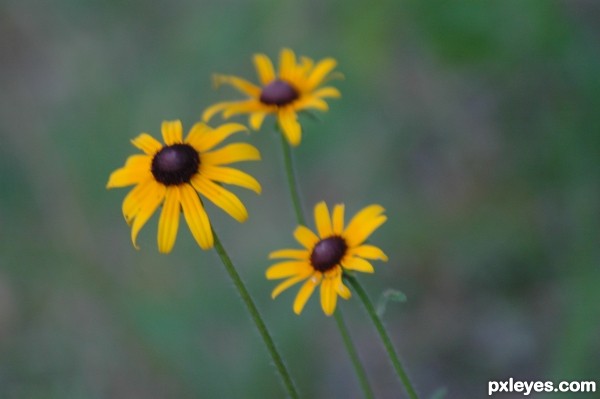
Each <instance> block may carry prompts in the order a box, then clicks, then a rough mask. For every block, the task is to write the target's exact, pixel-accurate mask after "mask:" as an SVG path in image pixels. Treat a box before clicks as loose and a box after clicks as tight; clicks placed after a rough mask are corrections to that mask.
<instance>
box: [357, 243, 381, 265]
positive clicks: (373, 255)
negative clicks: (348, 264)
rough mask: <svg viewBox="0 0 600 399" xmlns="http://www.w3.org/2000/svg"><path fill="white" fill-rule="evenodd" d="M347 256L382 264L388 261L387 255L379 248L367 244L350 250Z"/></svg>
mask: <svg viewBox="0 0 600 399" xmlns="http://www.w3.org/2000/svg"><path fill="white" fill-rule="evenodd" d="M348 255H352V256H360V257H361V258H365V259H373V260H382V261H384V262H385V261H387V260H388V257H387V255H386V254H385V253H383V251H382V250H381V249H380V248H378V247H376V246H374V245H368V244H365V245H361V246H359V247H354V248H350V249H349V250H348Z"/></svg>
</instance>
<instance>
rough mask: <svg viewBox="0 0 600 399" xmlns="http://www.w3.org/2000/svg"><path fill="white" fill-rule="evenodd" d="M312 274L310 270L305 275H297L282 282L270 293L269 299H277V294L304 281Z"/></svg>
mask: <svg viewBox="0 0 600 399" xmlns="http://www.w3.org/2000/svg"><path fill="white" fill-rule="evenodd" d="M312 272H313V271H312V270H308V271H307V272H306V273H301V274H298V275H297V276H294V277H290V278H288V279H287V280H284V281H283V282H282V283H280V284H279V285H277V286H276V287H275V289H274V290H273V292H272V293H271V298H273V299H275V298H277V296H278V295H279V294H281V293H282V292H283V291H285V290H286V289H288V288H289V287H291V286H292V285H294V284H296V283H298V282H300V281H302V280H304V279H305V278H307V277H308V276H310V275H311V274H312Z"/></svg>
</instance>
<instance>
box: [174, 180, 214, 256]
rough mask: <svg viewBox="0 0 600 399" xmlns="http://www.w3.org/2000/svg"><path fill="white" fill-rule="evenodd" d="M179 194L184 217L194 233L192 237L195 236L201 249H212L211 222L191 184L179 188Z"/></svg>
mask: <svg viewBox="0 0 600 399" xmlns="http://www.w3.org/2000/svg"><path fill="white" fill-rule="evenodd" d="M179 194H180V196H181V207H182V208H183V216H184V217H185V221H186V222H187V224H188V226H189V228H190V231H191V232H192V236H194V239H195V240H196V242H197V243H198V245H200V248H202V249H209V248H212V247H213V234H212V229H211V227H210V220H209V219H208V215H207V214H206V211H205V210H204V207H203V206H202V203H201V202H200V199H199V198H198V194H197V193H196V191H195V190H194V189H193V188H192V186H190V185H189V184H182V185H181V186H180V187H179Z"/></svg>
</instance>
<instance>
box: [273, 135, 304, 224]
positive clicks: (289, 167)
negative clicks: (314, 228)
mask: <svg viewBox="0 0 600 399" xmlns="http://www.w3.org/2000/svg"><path fill="white" fill-rule="evenodd" d="M279 137H281V148H282V150H283V161H284V162H285V172H286V175H287V181H288V186H289V188H290V194H291V196H292V203H293V205H294V211H295V212H296V220H297V221H298V223H299V224H301V225H303V226H306V222H305V221H304V212H302V204H301V202H300V195H298V182H297V181H296V173H295V172H294V161H293V160H292V151H291V149H290V145H289V144H288V142H287V140H286V138H285V136H284V135H283V132H279Z"/></svg>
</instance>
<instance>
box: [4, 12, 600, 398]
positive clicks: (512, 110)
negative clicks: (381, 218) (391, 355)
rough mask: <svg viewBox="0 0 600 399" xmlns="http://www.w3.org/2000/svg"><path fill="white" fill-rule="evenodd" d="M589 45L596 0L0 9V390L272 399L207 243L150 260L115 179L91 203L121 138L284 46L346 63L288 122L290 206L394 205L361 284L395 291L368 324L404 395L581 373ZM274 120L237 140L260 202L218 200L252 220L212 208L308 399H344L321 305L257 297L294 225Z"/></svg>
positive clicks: (591, 112)
mask: <svg viewBox="0 0 600 399" xmlns="http://www.w3.org/2000/svg"><path fill="white" fill-rule="evenodd" d="M599 38H600V5H599V3H598V2H596V1H593V0H588V1H586V0H569V1H566V0H565V1H549V0H540V1H534V0H528V1H512V0H507V1H485V2H483V1H452V2H449V1H441V0H440V1H426V2H423V1H418V0H408V1H376V2H371V3H367V2H364V1H358V0H346V1H344V2H333V1H316V0H311V1H304V2H292V1H266V0H262V1H254V2H249V1H243V0H226V1H220V2H218V1H204V2H199V1H191V0H190V1H166V0H157V1H152V2H143V1H133V2H119V1H74V0H62V1H52V2H38V1H29V0H24V1H10V0H9V1H8V2H7V1H4V2H2V4H0V48H1V52H0V54H1V56H0V68H1V69H0V82H1V85H0V135H1V136H0V397H2V398H61V399H62V398H266V397H268V398H279V397H283V396H284V391H283V389H282V388H281V385H280V383H279V381H278V379H277V375H276V373H275V370H274V368H273V367H272V365H271V364H270V359H269V357H268V355H267V352H266V351H265V349H264V348H263V346H262V342H261V340H260V338H259V336H258V334H257V333H256V332H255V329H254V326H253V324H252V323H251V322H250V320H249V317H248V316H247V314H246V313H245V310H244V307H243V306H242V303H241V301H240V299H239V298H238V296H237V294H236V291H235V290H234V288H233V285H232V284H231V283H230V281H229V279H228V276H227V274H226V273H225V271H224V270H223V268H222V265H221V264H220V262H219V259H218V257H217V255H216V254H215V253H214V251H209V252H203V251H201V250H200V249H199V248H198V247H197V246H196V245H195V243H194V242H193V240H192V238H191V235H190V233H189V231H188V230H187V228H186V227H185V226H184V225H183V224H182V226H180V232H179V236H178V239H177V243H176V246H175V249H174V251H173V252H172V253H171V254H170V255H168V256H164V255H160V254H158V252H157V249H156V244H155V240H156V238H155V237H156V224H157V218H156V217H154V218H153V219H152V220H151V222H150V223H149V224H148V225H147V226H146V227H145V228H144V230H142V233H141V239H140V243H141V250H139V251H136V250H135V249H134V248H133V247H132V246H131V243H130V240H129V228H128V227H127V225H126V224H125V222H124V221H123V218H122V216H121V211H120V206H121V201H122V199H123V197H124V196H125V194H126V192H127V190H112V191H106V189H105V184H106V181H107V178H108V175H109V173H110V172H111V171H112V170H114V169H115V168H117V167H119V166H121V165H122V164H123V162H124V160H125V158H126V157H127V156H128V155H130V154H131V153H132V152H133V151H134V148H133V147H132V146H131V145H130V144H129V140H130V139H131V138H133V137H134V136H136V135H137V134H138V133H140V132H142V131H147V132H150V133H152V134H154V135H158V134H159V127H160V123H161V121H162V120H163V119H175V118H179V119H182V120H183V122H184V125H185V126H186V127H189V126H191V124H192V123H194V122H195V121H197V120H198V118H199V116H200V113H201V111H202V110H203V109H204V108H205V107H206V106H208V105H210V104H211V103H213V102H216V101H218V100H224V99H231V98H238V94H237V93H236V92H235V91H233V90H230V89H228V88H223V89H220V90H218V91H216V90H214V89H213V87H212V85H211V78H210V77H211V74H212V73H214V72H222V73H231V74H237V75H241V76H244V77H247V78H248V79H252V80H254V79H255V72H254V69H253V65H252V63H251V56H252V54H253V53H255V52H265V53H267V54H268V55H270V56H271V57H276V56H277V55H278V52H279V50H280V48H281V47H283V46H289V47H291V48H293V49H294V50H295V51H296V52H298V53H300V54H304V55H308V56H310V57H313V58H317V59H318V58H324V57H327V56H333V57H335V58H336V59H338V61H339V65H340V66H339V69H340V70H341V71H342V72H343V73H344V74H345V80H343V81H338V82H336V83H335V84H336V85H337V86H338V87H339V88H340V89H341V91H342V93H343V98H342V99H340V100H335V101H332V103H331V110H330V112H328V113H326V114H322V115H320V119H321V121H313V120H311V119H303V123H304V130H305V134H304V139H303V142H302V145H301V146H300V147H299V148H298V149H297V151H296V152H295V157H296V163H297V167H298V174H299V180H300V183H301V185H302V194H303V198H304V200H305V203H304V205H305V210H306V211H307V212H311V210H312V206H313V204H315V203H316V202H318V201H320V200H322V199H325V200H327V201H328V202H329V203H334V202H345V203H346V206H347V210H348V211H349V213H354V212H356V211H358V210H359V209H360V208H362V207H363V206H364V205H367V204H370V203H380V204H382V205H384V206H385V208H386V209H387V213H388V216H389V221H388V223H386V224H385V225H384V226H383V227H382V228H381V229H379V230H378V231H377V232H376V234H375V235H374V236H373V237H372V240H373V241H374V242H376V243H377V244H378V245H379V246H381V247H382V248H384V249H385V250H386V252H387V253H388V255H389V257H390V262H388V263H386V264H383V263H380V264H377V265H376V269H377V272H376V274H374V275H372V276H371V275H369V276H361V277H360V279H361V281H362V283H363V285H364V286H365V288H366V289H367V290H368V292H369V294H370V295H371V297H372V298H373V300H374V301H376V300H377V299H378V298H379V296H380V295H381V293H382V292H384V291H385V290H387V289H397V290H401V291H402V292H404V293H405V294H406V295H407V297H408V301H407V302H405V303H389V304H388V306H387V310H386V312H385V314H384V316H383V318H384V320H385V322H386V325H387V327H388V328H389V332H390V334H391V336H392V338H393V341H394V343H395V345H396V347H397V348H398V350H399V352H400V353H401V354H402V357H403V359H404V362H405V364H406V366H407V367H408V369H409V370H410V374H411V376H412V378H413V380H414V383H415V384H416V386H417V387H418V390H419V391H420V393H422V397H423V398H429V397H431V395H433V394H434V392H436V391H438V390H439V389H440V388H445V389H446V390H447V395H446V398H448V399H464V398H484V397H486V395H487V381H488V380H505V379H507V378H509V377H513V378H515V379H521V380H547V379H548V380H554V381H561V380H590V379H591V380H594V379H595V380H596V381H598V375H600V362H599V361H598V359H599V354H600V289H599V288H598V287H599V286H600V267H599V266H600V249H599V248H600V246H599V243H600V241H599V240H600V228H599V221H600V73H599V72H600V46H598V43H599ZM244 121H245V119H244ZM272 126H273V123H272V120H269V121H267V123H265V126H264V128H263V130H262V131H261V132H260V133H256V134H252V135H250V136H247V137H246V138H242V137H240V138H241V139H243V140H248V141H249V142H252V143H253V144H255V145H256V146H258V147H259V148H260V149H261V152H262V154H263V161H262V162H260V163H254V164H250V163H249V164H247V165H244V166H243V169H244V170H247V171H250V172H251V173H253V174H254V175H255V176H257V178H258V179H259V180H260V181H261V182H262V184H263V190H264V192H263V194H262V195H261V196H256V195H254V194H253V193H249V192H247V191H244V190H235V189H234V191H235V192H236V193H238V194H239V195H240V197H241V198H242V199H243V200H244V202H245V203H246V205H247V207H248V209H249V212H250V219H249V220H248V221H247V222H246V223H245V224H242V225H240V224H237V223H236V222H235V221H233V220H232V219H231V218H229V217H227V216H226V215H224V214H223V213H222V212H221V211H220V210H218V209H216V208H215V207H214V206H211V205H209V206H208V210H209V213H210V215H211V217H212V218H213V223H214V226H215V229H216V230H217V231H218V232H219V234H220V235H221V236H222V239H223V241H224V243H225V245H226V247H227V248H228V249H229V251H230V252H231V255H232V257H233V259H234V261H235V263H236V264H237V266H238V268H239V270H240V273H241V274H242V275H243V278H244V280H245V281H246V283H247V285H248V287H249V289H250V291H251V292H252V294H253V295H254V297H255V299H256V302H257V304H258V306H259V308H260V309H261V310H262V312H263V314H264V317H265V319H266V321H267V324H268V325H269V327H270V328H271V331H272V333H273V335H274V336H275V339H276V341H277V343H278V346H279V348H280V350H281V352H282V353H283V355H284V356H285V358H286V359H287V363H288V365H289V368H290V370H291V372H292V374H293V375H294V376H295V378H296V380H297V383H298V385H299V386H300V388H301V391H302V394H303V397H306V398H360V397H361V393H360V389H359V385H358V383H357V381H356V378H355V376H354V373H353V370H352V367H351V365H350V363H349V360H348V356H347V354H346V352H345V351H344V348H343V345H342V343H341V340H340V336H339V334H338V331H337V329H336V326H335V322H334V320H333V319H331V318H326V317H325V316H324V315H323V314H322V312H321V310H320V308H319V304H318V301H317V300H316V299H315V298H314V297H313V298H312V300H311V301H310V302H309V304H308V305H307V307H306V309H305V310H304V313H303V314H302V316H301V317H297V316H295V315H294V314H293V313H292V310H291V305H292V302H293V297H294V295H295V292H294V291H295V290H290V291H288V292H286V293H285V294H283V295H282V296H281V297H280V298H279V299H278V300H277V301H272V300H271V299H270V297H269V294H270V291H271V289H272V288H273V287H274V283H273V282H268V281H266V280H265V279H264V270H265V268H266V267H267V266H268V264H269V262H268V261H267V259H266V254H267V253H268V252H269V251H271V250H273V249H278V248H284V247H289V246H292V245H294V241H293V239H292V230H293V228H294V227H295V223H294V217H293V212H292V209H291V206H290V202H289V198H288V192H287V189H286V186H285V180H284V174H283V172H282V170H281V166H280V165H281V154H280V153H279V149H280V147H279V142H278V137H276V135H275V133H274V132H273V129H272ZM341 308H342V310H343V312H344V314H345V316H346V318H347V322H348V324H349V326H350V328H351V331H352V335H353V338H354V339H355V341H356V343H357V345H358V347H359V352H360V356H361V357H362V359H363V360H364V363H365V365H366V367H367V369H368V374H369V378H370V380H371V382H372V384H373V386H374V389H375V391H376V393H377V396H378V397H381V398H401V397H404V396H403V395H404V393H403V391H402V388H401V386H400V384H399V382H398V381H397V379H396V378H395V375H394V374H393V373H392V370H391V367H390V365H389V363H388V360H387V357H386V356H385V354H384V352H383V350H382V347H381V345H380V342H379V340H378V338H377V336H376V333H375V331H374V329H373V326H372V325H370V324H369V322H368V318H367V316H366V314H365V313H364V311H363V309H362V308H361V305H360V303H359V301H358V300H355V299H353V300H351V301H348V302H344V303H342V304H341ZM599 382H600V381H599ZM545 395H546V394H539V395H535V394H533V395H531V396H530V397H541V396H544V397H546V396H545ZM594 395H597V394H587V395H584V394H580V396H581V397H582V398H583V397H596V396H594ZM547 396H549V397H559V395H556V396H554V395H547ZM503 397H506V398H510V397H514V398H517V397H522V396H521V395H517V394H514V395H507V394H505V395H504V396H503ZM564 397H568V398H571V397H574V394H567V395H564ZM578 397H579V396H578Z"/></svg>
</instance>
